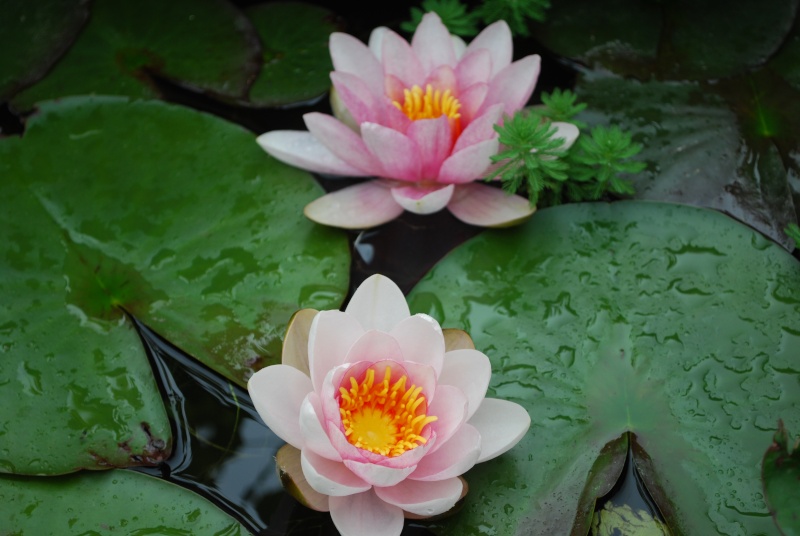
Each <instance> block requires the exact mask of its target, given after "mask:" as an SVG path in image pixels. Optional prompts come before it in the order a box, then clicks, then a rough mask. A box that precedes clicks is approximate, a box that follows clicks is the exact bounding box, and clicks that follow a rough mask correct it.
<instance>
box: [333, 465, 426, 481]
mask: <svg viewBox="0 0 800 536" xmlns="http://www.w3.org/2000/svg"><path fill="white" fill-rule="evenodd" d="M344 464H345V465H346V466H347V468H348V469H350V470H351V471H353V472H354V473H355V474H356V475H357V476H359V477H361V478H363V479H364V480H365V481H366V482H368V483H370V484H372V485H373V486H381V487H385V486H394V485H395V484H397V483H398V482H402V481H403V480H405V479H406V477H407V476H408V475H410V474H411V473H413V472H414V469H416V468H417V466H416V465H411V466H409V467H384V466H383V465H376V464H374V463H362V462H357V461H354V460H345V461H344Z"/></svg>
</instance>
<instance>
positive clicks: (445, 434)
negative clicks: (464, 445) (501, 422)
mask: <svg viewBox="0 0 800 536" xmlns="http://www.w3.org/2000/svg"><path fill="white" fill-rule="evenodd" d="M467 404H468V401H467V397H466V395H464V393H462V392H461V390H460V389H459V388H457V387H453V386H452V385H437V386H436V398H434V399H433V403H431V404H430V405H429V406H428V415H436V416H437V417H438V418H439V420H437V421H434V422H432V423H431V424H429V426H430V427H431V429H432V430H433V432H434V433H435V434H436V443H435V444H434V445H433V447H431V450H430V452H431V453H433V452H435V451H437V450H439V449H440V448H442V446H443V445H445V444H447V441H448V440H449V439H450V438H451V437H452V436H453V434H455V433H456V432H457V431H458V429H459V428H461V426H462V425H463V424H464V422H466V420H467Z"/></svg>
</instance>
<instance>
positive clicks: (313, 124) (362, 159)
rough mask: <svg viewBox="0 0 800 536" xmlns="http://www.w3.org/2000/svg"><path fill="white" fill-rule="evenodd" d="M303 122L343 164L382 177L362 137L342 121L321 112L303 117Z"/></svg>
mask: <svg viewBox="0 0 800 536" xmlns="http://www.w3.org/2000/svg"><path fill="white" fill-rule="evenodd" d="M303 120H304V121H305V123H306V126H307V127H308V130H309V132H311V134H313V135H314V137H315V138H317V139H318V140H319V141H320V142H321V143H322V144H323V145H324V146H325V147H327V148H328V150H330V151H331V152H332V153H333V154H334V155H336V156H337V157H338V158H339V159H341V160H342V161H343V162H347V163H348V164H350V165H351V166H353V167H356V168H358V169H360V170H361V171H363V172H364V173H367V174H369V175H380V174H381V173H382V172H383V170H382V169H381V166H380V164H379V163H378V160H377V159H376V158H375V157H374V156H372V153H370V152H369V149H367V146H366V145H365V144H364V140H362V139H361V136H359V135H358V134H356V133H355V132H353V131H352V130H350V128H349V127H347V126H346V125H345V124H344V123H342V122H341V121H339V120H337V119H335V118H334V117H331V116H330V115H327V114H321V113H319V112H312V113H307V114H305V115H303Z"/></svg>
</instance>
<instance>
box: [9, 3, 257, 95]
mask: <svg viewBox="0 0 800 536" xmlns="http://www.w3.org/2000/svg"><path fill="white" fill-rule="evenodd" d="M259 56H260V46H259V42H258V36H257V34H256V33H255V30H254V29H253V27H252V25H251V24H250V22H249V21H248V20H247V18H246V17H245V16H244V15H242V13H241V12H239V11H238V10H237V9H236V8H235V7H233V6H232V5H231V4H230V3H228V2H227V1H226V0H200V1H198V0H170V1H169V2H160V1H159V0H142V1H140V2H135V3H134V2H126V1H125V0H95V1H94V2H93V3H92V16H91V20H90V21H89V23H88V24H87V25H86V28H85V29H84V30H83V32H82V33H81V34H80V36H79V37H78V39H77V41H76V42H75V44H74V45H73V46H72V48H70V50H69V52H67V54H66V55H65V56H64V57H63V58H62V59H61V61H60V62H58V64H57V65H56V67H55V68H54V69H53V70H52V71H51V72H50V73H49V74H48V75H47V76H46V77H45V78H43V79H42V80H41V81H40V82H39V83H37V84H35V85H34V86H32V87H30V88H28V89H27V90H24V91H22V92H20V93H18V94H17V95H16V96H15V97H14V99H13V100H12V105H13V106H14V108H17V109H19V110H28V109H30V108H32V107H33V106H34V104H35V103H37V102H39V101H42V100H47V99H54V98H57V97H63V96H67V95H84V94H107V95H127V96H131V97H147V98H152V97H156V96H158V90H157V89H156V88H155V86H154V85H153V83H152V81H151V80H150V75H151V74H157V75H158V76H161V77H163V78H167V79H170V80H172V81H173V82H175V83H177V84H180V85H182V86H185V87H188V88H191V89H194V90H198V91H205V92H209V93H212V94H216V95H221V96H225V97H229V98H242V97H244V95H245V94H246V92H247V89H248V87H249V84H250V82H251V81H252V80H253V79H254V78H255V76H256V75H257V73H258V69H259V66H260V62H259Z"/></svg>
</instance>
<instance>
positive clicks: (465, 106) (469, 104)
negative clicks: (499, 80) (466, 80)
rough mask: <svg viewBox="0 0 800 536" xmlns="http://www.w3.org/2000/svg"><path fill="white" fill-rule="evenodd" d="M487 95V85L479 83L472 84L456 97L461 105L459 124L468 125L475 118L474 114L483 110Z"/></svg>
mask: <svg viewBox="0 0 800 536" xmlns="http://www.w3.org/2000/svg"><path fill="white" fill-rule="evenodd" d="M488 94H489V84H485V83H482V82H479V83H477V84H472V85H471V86H469V87H468V88H467V89H465V90H463V91H461V93H459V95H458V101H459V102H460V103H461V124H462V125H469V124H470V123H471V122H472V120H473V119H474V118H475V117H476V114H477V113H478V111H479V110H481V109H486V108H483V103H484V101H485V100H486V95H488Z"/></svg>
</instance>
